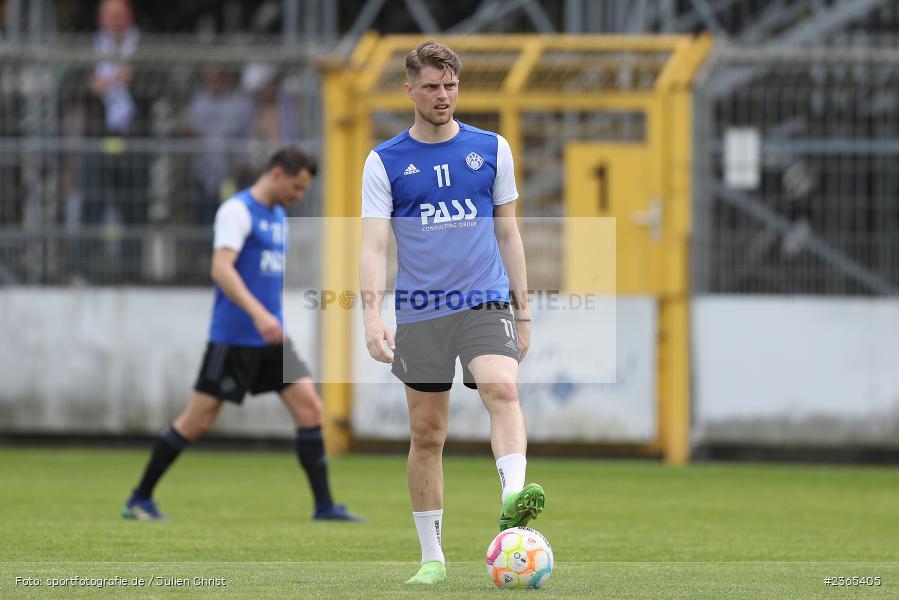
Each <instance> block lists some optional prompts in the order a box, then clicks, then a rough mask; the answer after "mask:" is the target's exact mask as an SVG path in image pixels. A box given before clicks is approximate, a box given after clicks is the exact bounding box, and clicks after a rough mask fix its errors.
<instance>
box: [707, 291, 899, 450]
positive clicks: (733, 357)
mask: <svg viewBox="0 0 899 600" xmlns="http://www.w3.org/2000/svg"><path fill="white" fill-rule="evenodd" d="M693 365H694V382H693V383H694V395H693V398H694V417H693V434H694V440H695V441H696V442H697V443H701V442H710V443H721V442H725V443H753V444H775V445H777V444H781V445H782V444H788V445H802V444H808V445H816V446H820V445H834V446H840V445H855V446H858V445H862V446H864V445H870V446H878V447H893V448H895V447H899V301H897V300H875V299H869V298H810V297H795V298H793V297H741V296H706V297H698V298H696V299H695V300H694V301H693Z"/></svg>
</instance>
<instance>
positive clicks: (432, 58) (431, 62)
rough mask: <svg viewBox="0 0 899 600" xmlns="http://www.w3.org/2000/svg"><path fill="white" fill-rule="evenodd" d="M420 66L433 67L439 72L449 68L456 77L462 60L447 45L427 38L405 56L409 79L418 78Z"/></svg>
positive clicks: (460, 68)
mask: <svg viewBox="0 0 899 600" xmlns="http://www.w3.org/2000/svg"><path fill="white" fill-rule="evenodd" d="M422 67H433V68H435V69H437V70H438V71H440V72H441V73H442V72H444V71H446V70H447V69H449V70H450V71H451V72H452V73H453V75H455V76H457V77H458V76H459V72H460V71H461V70H462V61H461V60H459V55H458V54H456V53H455V52H454V51H453V49H452V48H450V47H449V46H447V45H445V44H441V43H440V42H435V41H434V40H428V41H427V42H424V43H423V44H421V45H420V46H419V47H418V48H416V49H415V50H413V51H412V52H410V53H409V54H408V55H407V56H406V77H408V78H409V81H412V80H413V79H418V76H419V75H421V69H422Z"/></svg>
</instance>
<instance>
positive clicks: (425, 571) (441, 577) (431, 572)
mask: <svg viewBox="0 0 899 600" xmlns="http://www.w3.org/2000/svg"><path fill="white" fill-rule="evenodd" d="M445 581H446V566H445V565H444V564H443V563H442V562H440V561H439V560H432V561H430V562H426V563H425V564H423V565H422V566H421V568H420V569H418V573H416V574H415V575H414V576H412V577H410V578H409V579H408V580H407V581H406V583H407V584H409V585H434V584H435V583H443V582H445Z"/></svg>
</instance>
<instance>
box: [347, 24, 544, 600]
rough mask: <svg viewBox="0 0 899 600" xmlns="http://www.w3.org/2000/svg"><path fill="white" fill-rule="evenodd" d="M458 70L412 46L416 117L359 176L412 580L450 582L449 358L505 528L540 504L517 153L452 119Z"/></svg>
mask: <svg viewBox="0 0 899 600" xmlns="http://www.w3.org/2000/svg"><path fill="white" fill-rule="evenodd" d="M460 69H461V62H460V60H459V58H458V56H457V55H456V53H455V52H453V50H451V49H450V48H448V47H446V46H444V45H443V44H439V43H437V42H433V41H431V42H425V43H424V44H422V45H421V46H419V47H418V48H417V49H415V50H413V51H412V52H411V53H409V55H408V56H407V57H406V74H407V76H408V82H407V83H406V84H405V91H406V94H407V95H408V97H409V98H410V99H411V100H412V102H413V103H414V105H415V122H414V124H413V125H412V127H411V128H410V129H408V130H406V131H404V132H402V133H401V134H399V135H398V136H396V137H395V138H393V139H391V140H389V141H387V142H384V143H383V144H381V145H379V146H377V147H376V148H375V149H374V150H373V151H372V152H371V153H370V154H369V155H368V159H367V160H366V162H365V169H364V172H363V176H362V179H363V183H362V218H363V221H362V259H361V280H362V282H361V283H362V290H363V294H362V296H363V307H364V321H365V342H366V346H367V347H368V351H369V353H370V354H371V356H372V357H373V358H375V359H377V360H379V361H382V362H385V363H390V364H392V372H393V373H394V374H395V375H396V376H397V377H398V378H399V379H400V381H402V382H403V383H404V384H405V390H406V400H407V404H408V408H409V421H410V429H411V443H410V448H409V459H408V482H409V492H410V494H411V497H412V510H413V512H412V516H413V518H414V521H415V527H416V529H417V531H418V536H419V541H420V543H421V567H420V569H419V571H418V573H417V574H416V575H415V576H413V577H412V578H411V579H409V581H408V582H407V583H410V584H434V583H440V582H443V581H445V580H446V567H445V559H444V555H443V551H442V549H441V547H440V533H441V527H442V519H443V463H442V457H443V445H444V441H445V439H446V430H447V422H448V418H449V390H450V388H451V387H452V380H453V374H454V372H455V364H456V357H457V356H458V357H459V358H460V360H461V363H462V368H463V372H464V383H465V385H466V386H468V387H472V388H476V389H477V390H478V392H479V393H480V396H481V399H482V401H483V402H484V406H485V407H486V408H487V411H488V412H489V414H490V442H491V446H492V449H493V454H494V457H495V458H496V467H497V470H498V471H499V476H500V483H501V485H502V508H501V510H500V517H499V527H500V530H503V529H506V528H509V527H516V526H524V525H526V524H527V523H528V521H529V520H530V519H533V518H535V517H536V516H537V515H538V514H540V512H541V511H542V510H543V505H544V493H543V489H542V488H541V487H540V486H539V485H537V484H534V483H532V484H528V485H524V482H525V466H526V459H525V452H526V447H527V435H526V432H525V423H524V417H523V416H522V412H521V408H520V406H519V403H518V387H517V383H516V382H517V378H518V363H519V362H520V361H521V360H522V359H523V358H524V356H525V354H526V353H527V351H528V346H529V344H530V338H531V327H530V326H531V316H530V309H529V307H528V299H527V275H526V270H525V261H524V249H523V246H522V242H521V236H520V234H519V231H518V226H517V223H516V220H515V200H516V199H517V198H518V191H517V189H516V187H515V175H514V169H513V164H512V153H511V150H510V148H509V144H508V142H507V141H506V140H505V139H503V138H502V136H499V135H497V134H496V133H493V132H489V131H483V130H481V129H477V128H476V127H471V126H470V125H466V124H464V123H460V122H459V121H457V120H455V119H454V118H453V113H454V111H455V108H456V99H457V97H458V93H459V71H460ZM391 227H392V228H393V231H394V236H395V238H396V243H397V265H398V270H397V277H396V285H395V305H396V320H397V330H396V337H395V341H394V337H393V335H391V332H390V330H389V328H388V327H387V326H386V325H385V323H384V321H383V320H382V318H381V303H382V300H383V293H379V292H378V291H379V290H384V288H385V285H386V282H385V278H386V257H387V242H388V236H389V232H390V228H391ZM513 308H514V314H513V312H512V309H513Z"/></svg>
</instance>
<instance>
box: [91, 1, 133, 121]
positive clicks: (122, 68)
mask: <svg viewBox="0 0 899 600" xmlns="http://www.w3.org/2000/svg"><path fill="white" fill-rule="evenodd" d="M98 18H99V22H100V31H98V32H97V36H96V38H95V40H94V50H95V51H96V52H97V54H98V55H100V57H101V58H102V60H101V61H100V62H98V63H97V66H96V68H95V69H94V74H93V77H92V78H91V90H92V91H93V92H94V93H95V94H96V95H97V96H99V97H100V98H101V99H102V100H103V106H104V108H105V124H106V130H107V131H108V132H109V133H118V134H127V133H128V132H129V131H130V130H131V126H132V125H133V124H134V116H135V113H136V108H135V106H134V99H133V98H132V97H131V92H130V91H129V90H128V84H130V83H131V80H132V78H133V77H134V73H133V71H132V70H131V67H130V66H129V65H128V64H127V62H125V61H127V60H128V59H129V58H130V57H131V55H132V54H134V51H135V50H137V43H138V40H139V39H140V33H139V32H138V30H137V28H136V27H135V26H134V14H133V12H132V10H131V5H130V4H129V3H128V1H127V0H103V1H102V2H101V3H100V9H99V15H98Z"/></svg>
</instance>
